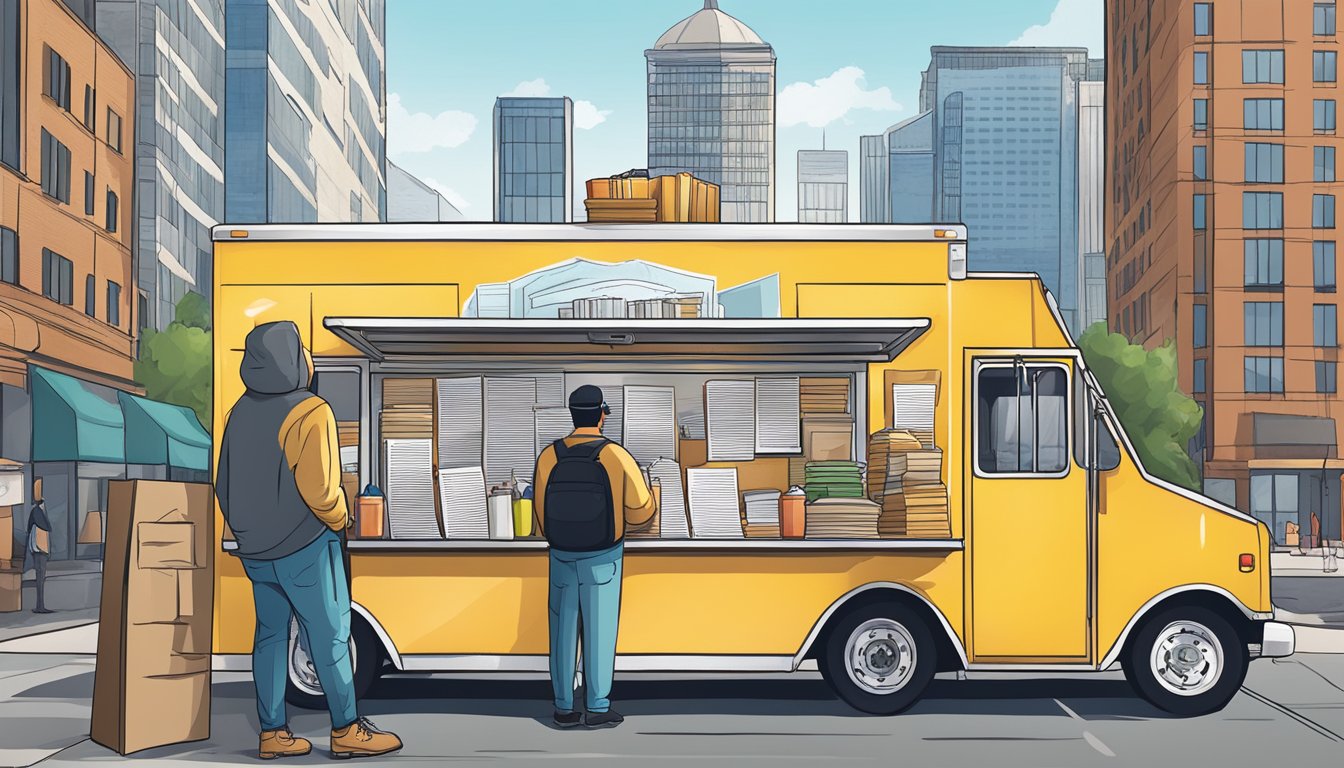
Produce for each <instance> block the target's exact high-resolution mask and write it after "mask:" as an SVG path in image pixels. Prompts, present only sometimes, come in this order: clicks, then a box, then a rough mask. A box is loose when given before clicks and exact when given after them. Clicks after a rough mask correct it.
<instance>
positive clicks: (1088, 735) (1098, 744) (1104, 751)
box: [1053, 699, 1115, 757]
mask: <svg viewBox="0 0 1344 768" xmlns="http://www.w3.org/2000/svg"><path fill="white" fill-rule="evenodd" d="M1053 701H1054V702H1055V704H1057V705H1059V708H1060V709H1062V710H1064V714H1066V715H1068V716H1069V717H1071V718H1073V719H1074V720H1077V721H1078V722H1080V723H1086V722H1087V721H1086V720H1084V719H1083V718H1082V717H1080V716H1079V715H1078V713H1077V712H1074V711H1073V710H1072V709H1069V708H1068V707H1067V706H1065V705H1064V702H1062V701H1060V700H1059V699H1053ZM1083 741H1086V742H1087V745H1088V746H1089V747H1091V748H1093V749H1095V750H1096V751H1097V752H1098V753H1100V754H1101V755H1103V756H1104V757H1115V752H1114V750H1112V749H1111V748H1110V747H1108V746H1106V742H1104V741H1102V740H1101V739H1099V738H1097V737H1096V735H1094V734H1093V733H1092V732H1091V731H1089V730H1087V729H1086V728H1084V729H1083Z"/></svg>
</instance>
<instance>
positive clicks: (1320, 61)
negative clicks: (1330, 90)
mask: <svg viewBox="0 0 1344 768" xmlns="http://www.w3.org/2000/svg"><path fill="white" fill-rule="evenodd" d="M1311 79H1312V81H1314V82H1317V83H1333V82H1335V52H1334V51H1312V52H1311Z"/></svg>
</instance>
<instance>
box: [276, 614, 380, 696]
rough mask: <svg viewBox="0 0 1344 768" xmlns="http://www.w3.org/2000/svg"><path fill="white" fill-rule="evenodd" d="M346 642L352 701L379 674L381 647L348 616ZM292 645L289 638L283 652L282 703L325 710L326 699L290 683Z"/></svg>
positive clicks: (362, 624) (364, 625)
mask: <svg viewBox="0 0 1344 768" xmlns="http://www.w3.org/2000/svg"><path fill="white" fill-rule="evenodd" d="M291 634H292V633H291ZM350 640H351V642H352V643H353V644H354V646H355V649H354V654H353V656H352V657H351V660H352V661H353V662H354V665H355V675H354V683H355V698H356V699H362V698H364V696H365V695H366V694H368V692H369V690H370V689H372V688H373V684H374V683H375V682H377V680H378V677H379V676H380V675H381V673H382V668H383V646H382V644H381V643H380V642H379V641H378V636H377V635H375V634H374V632H373V629H372V628H371V627H370V626H369V625H368V624H367V623H365V622H364V621H362V620H361V619H359V617H357V616H352V617H351V621H350ZM294 642H295V641H294V640H293V639H292V638H291V640H290V643H289V645H288V647H287V648H286V651H285V671H286V674H285V701H288V702H289V703H290V704H293V705H294V706H296V707H302V708H304V709H326V708H327V697H326V696H323V695H321V694H315V693H310V692H309V691H306V690H304V689H303V688H300V687H299V686H298V685H297V684H296V683H295V681H294V672H293V670H292V669H291V668H290V664H291V663H292V662H293V659H294Z"/></svg>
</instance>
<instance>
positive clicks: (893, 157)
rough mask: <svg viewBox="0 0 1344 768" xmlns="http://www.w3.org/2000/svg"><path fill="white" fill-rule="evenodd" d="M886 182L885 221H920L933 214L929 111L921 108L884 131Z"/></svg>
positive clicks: (931, 124) (931, 145) (931, 139)
mask: <svg viewBox="0 0 1344 768" xmlns="http://www.w3.org/2000/svg"><path fill="white" fill-rule="evenodd" d="M885 138H886V145H887V153H888V156H887V159H888V165H887V186H888V189H889V190H890V194H891V208H890V210H889V212H888V213H887V221H889V222H891V223H893V224H921V223H926V222H930V221H934V220H935V218H936V217H935V216H934V215H933V176H934V170H933V112H932V111H929V112H923V113H921V114H918V115H916V116H914V117H912V118H910V119H908V120H902V121H901V122H899V123H897V124H896V125H893V126H892V127H890V128H888V129H887V132H886V134H885Z"/></svg>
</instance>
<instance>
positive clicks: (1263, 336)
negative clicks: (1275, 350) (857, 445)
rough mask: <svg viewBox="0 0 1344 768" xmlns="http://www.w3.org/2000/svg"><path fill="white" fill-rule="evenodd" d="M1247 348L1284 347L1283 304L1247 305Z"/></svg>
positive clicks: (1254, 302) (1267, 302) (1256, 302)
mask: <svg viewBox="0 0 1344 768" xmlns="http://www.w3.org/2000/svg"><path fill="white" fill-rule="evenodd" d="M1245 320H1246V346H1248V347H1282V346H1283V302H1282V301H1248V302H1246V305H1245Z"/></svg>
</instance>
